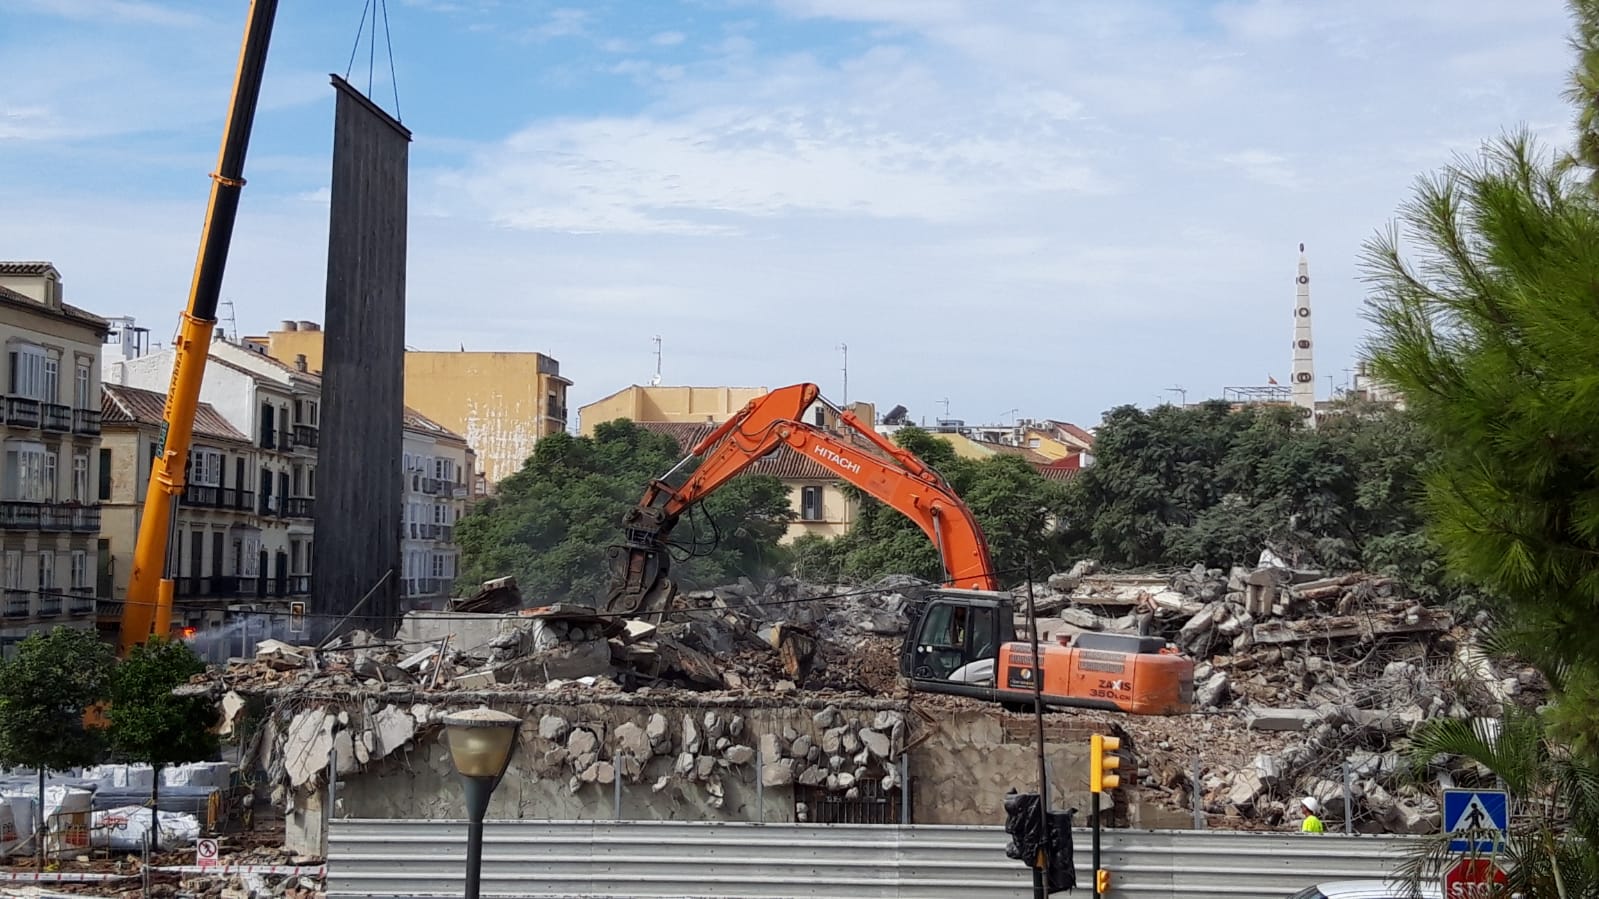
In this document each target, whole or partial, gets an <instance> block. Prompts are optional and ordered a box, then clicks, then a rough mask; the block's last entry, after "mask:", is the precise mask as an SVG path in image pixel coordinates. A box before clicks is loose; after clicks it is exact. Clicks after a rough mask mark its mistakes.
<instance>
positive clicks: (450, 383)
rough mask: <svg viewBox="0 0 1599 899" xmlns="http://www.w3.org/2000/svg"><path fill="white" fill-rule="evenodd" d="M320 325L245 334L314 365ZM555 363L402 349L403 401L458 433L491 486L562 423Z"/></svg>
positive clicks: (537, 356)
mask: <svg viewBox="0 0 1599 899" xmlns="http://www.w3.org/2000/svg"><path fill="white" fill-rule="evenodd" d="M323 334H324V332H323V331H320V330H314V331H307V330H304V329H303V328H302V329H297V330H294V331H272V332H269V333H268V334H267V335H266V336H265V337H251V338H246V340H248V341H251V342H254V343H257V344H260V345H263V346H265V347H266V348H267V353H268V354H269V355H271V356H272V357H273V358H274V359H277V360H278V361H280V362H286V363H288V364H290V365H293V364H294V361H295V356H296V355H304V356H305V358H306V367H307V368H309V369H310V370H311V371H314V372H320V371H321V370H322V339H323ZM571 384H572V382H571V381H568V380H567V379H566V378H563V377H561V363H560V362H559V361H557V360H555V359H552V358H551V357H549V356H546V355H544V354H543V353H477V352H473V353H466V352H452V351H448V350H407V351H406V353H405V404H406V405H407V406H410V407H411V408H413V409H415V410H416V411H418V412H420V413H422V414H423V415H426V416H427V417H428V418H431V419H433V420H434V421H436V422H438V423H439V424H441V425H443V426H445V427H446V428H449V429H450V430H452V431H454V432H455V433H457V434H460V435H461V436H463V437H465V438H466V442H467V444H468V445H469V446H470V447H471V448H472V451H473V452H474V453H475V454H476V457H477V462H478V464H479V466H480V467H481V470H482V473H483V474H484V476H485V478H486V479H487V482H488V484H489V485H490V487H491V489H492V485H493V484H495V483H496V482H498V481H501V480H504V479H505V478H507V477H510V476H511V475H513V474H515V473H516V472H517V471H519V470H521V468H522V463H524V462H526V461H527V457H528V456H531V455H533V447H534V445H535V444H537V443H538V440H539V438H541V437H547V436H549V435H551V434H557V433H560V432H561V431H564V430H566V421H567V408H566V391H567V388H568V387H570V386H571Z"/></svg>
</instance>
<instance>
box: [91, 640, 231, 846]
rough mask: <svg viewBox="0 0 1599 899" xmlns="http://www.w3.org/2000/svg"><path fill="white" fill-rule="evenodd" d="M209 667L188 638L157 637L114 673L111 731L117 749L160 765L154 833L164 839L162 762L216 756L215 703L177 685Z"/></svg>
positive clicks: (153, 788)
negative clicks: (180, 691)
mask: <svg viewBox="0 0 1599 899" xmlns="http://www.w3.org/2000/svg"><path fill="white" fill-rule="evenodd" d="M203 671H205V662H204V661H202V660H201V659H200V657H199V656H197V655H195V653H194V651H193V650H191V649H190V648H189V647H188V644H186V643H183V642H181V641H176V640H163V639H152V640H151V641H150V642H148V643H144V644H141V645H139V646H135V647H134V648H133V650H132V652H130V653H129V654H128V656H127V658H125V659H123V660H122V661H121V662H120V663H119V664H118V665H117V667H116V669H115V671H114V672H113V673H112V676H111V712H110V716H109V717H110V725H111V727H110V737H111V747H112V750H113V751H114V752H115V754H116V755H117V756H118V757H119V758H122V759H124V760H127V761H138V762H147V763H149V764H150V766H151V767H152V768H154V769H155V771H154V774H155V777H154V780H153V781H152V783H151V785H150V819H151V834H152V836H153V837H154V845H155V846H156V847H157V848H159V847H160V844H161V815H160V806H159V805H158V800H159V799H160V786H161V768H162V767H163V766H165V765H172V764H181V763H183V762H198V761H204V760H206V759H209V758H211V757H212V756H213V755H214V754H215V753H216V751H217V747H218V740H217V736H216V734H215V733H214V732H213V731H212V724H213V723H214V722H215V720H216V707H215V705H214V704H213V703H212V701H211V700H209V699H207V698H206V697H204V696H187V697H180V696H174V695H172V690H173V689H174V688H175V687H177V686H179V685H181V684H184V683H187V682H188V680H189V678H191V677H193V676H194V675H196V674H199V673H201V672H203Z"/></svg>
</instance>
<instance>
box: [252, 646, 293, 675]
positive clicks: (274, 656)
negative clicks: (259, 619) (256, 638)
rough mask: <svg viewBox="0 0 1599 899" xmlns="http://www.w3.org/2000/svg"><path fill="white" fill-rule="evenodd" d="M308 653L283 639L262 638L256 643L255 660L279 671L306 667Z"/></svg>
mask: <svg viewBox="0 0 1599 899" xmlns="http://www.w3.org/2000/svg"><path fill="white" fill-rule="evenodd" d="M305 659H306V654H305V653H303V652H301V651H300V650H299V649H297V648H296V647H293V646H290V645H289V644H287V643H284V642H283V641H282V640H262V641H261V642H260V643H257V644H256V645H255V660H256V661H257V662H263V663H265V664H266V665H267V667H269V668H274V669H277V670H278V671H292V670H294V669H296V668H304V667H305Z"/></svg>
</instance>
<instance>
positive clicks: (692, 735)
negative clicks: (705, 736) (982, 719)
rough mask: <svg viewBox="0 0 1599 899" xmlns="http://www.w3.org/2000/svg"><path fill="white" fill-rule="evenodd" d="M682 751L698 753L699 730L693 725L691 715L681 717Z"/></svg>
mask: <svg viewBox="0 0 1599 899" xmlns="http://www.w3.org/2000/svg"><path fill="white" fill-rule="evenodd" d="M683 751H684V752H699V751H700V729H699V727H697V726H696V725H695V724H694V716H693V714H684V715H683Z"/></svg>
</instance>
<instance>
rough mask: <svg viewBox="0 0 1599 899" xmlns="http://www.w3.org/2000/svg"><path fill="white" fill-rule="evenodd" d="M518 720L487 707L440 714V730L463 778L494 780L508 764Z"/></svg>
mask: <svg viewBox="0 0 1599 899" xmlns="http://www.w3.org/2000/svg"><path fill="white" fill-rule="evenodd" d="M521 724H522V719H520V718H518V717H516V716H515V715H507V714H506V713H504V712H497V711H495V710H494V709H491V708H489V707H487V706H483V707H481V708H476V709H468V710H466V711H464V712H455V713H452V714H449V715H446V716H444V733H445V739H446V741H447V744H448V745H449V747H450V759H451V761H453V762H454V763H455V770H456V771H458V772H460V773H461V775H462V776H464V777H489V778H494V779H495V780H498V779H499V778H500V777H501V776H502V775H503V774H505V769H506V768H507V767H508V766H509V765H510V764H511V754H512V753H513V752H514V751H515V750H516V732H517V728H519V727H520V726H521Z"/></svg>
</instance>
